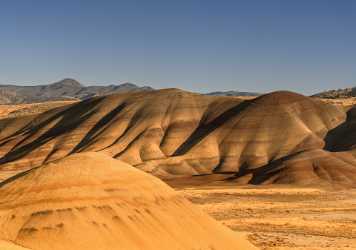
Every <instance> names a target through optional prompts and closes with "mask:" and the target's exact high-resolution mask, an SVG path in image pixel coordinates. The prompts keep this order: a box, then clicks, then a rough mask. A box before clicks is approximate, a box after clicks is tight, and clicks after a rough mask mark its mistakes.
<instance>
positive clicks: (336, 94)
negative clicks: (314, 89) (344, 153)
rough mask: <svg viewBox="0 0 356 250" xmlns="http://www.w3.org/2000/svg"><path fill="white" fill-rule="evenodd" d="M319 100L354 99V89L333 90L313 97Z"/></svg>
mask: <svg viewBox="0 0 356 250" xmlns="http://www.w3.org/2000/svg"><path fill="white" fill-rule="evenodd" d="M313 96H315V97H321V98H331V99H334V98H348V97H356V87H353V88H346V89H333V90H328V91H324V92H321V93H318V94H315V95H313Z"/></svg>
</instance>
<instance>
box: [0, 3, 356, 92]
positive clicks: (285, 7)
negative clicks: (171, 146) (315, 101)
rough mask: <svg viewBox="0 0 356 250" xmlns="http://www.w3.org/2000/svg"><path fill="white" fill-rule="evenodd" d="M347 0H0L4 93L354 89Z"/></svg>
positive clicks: (355, 32)
mask: <svg viewBox="0 0 356 250" xmlns="http://www.w3.org/2000/svg"><path fill="white" fill-rule="evenodd" d="M355 27H356V1H352V0H333V1H331V0H298V1H296V0H268V1H267V0H245V1H239V0H235V1H228V0H220V1H218V0H214V1H211V0H204V1H198V0H180V1H173V0H159V1H158V0H157V1H155V0H151V1H147V0H146V1H143V0H142V1H135V0H130V1H120V0H116V1H115V0H111V1H110V0H102V1H99V0H96V1H93V0H83V1H79V0H61V1H51V0H37V1H36V0H33V1H28V0H22V1H20V0H11V1H10V0H3V1H1V6H0V83H3V84H5V83H17V84H41V83H50V82H54V81H57V80H60V79H62V78H65V77H73V78H76V79H78V80H79V81H81V82H83V83H86V84H92V83H98V84H111V83H120V82H125V81H130V82H134V83H137V84H140V85H151V86H153V87H156V88H165V87H178V88H183V89H187V90H193V91H200V92H208V91H214V90H230V89H234V90H241V91H260V92H267V91H272V90H277V89H289V90H293V91H297V92H302V93H305V94H311V93H314V92H317V91H320V90H325V89H332V88H341V87H347V86H356V29H355Z"/></svg>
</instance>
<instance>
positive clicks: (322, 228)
mask: <svg viewBox="0 0 356 250" xmlns="http://www.w3.org/2000/svg"><path fill="white" fill-rule="evenodd" d="M176 190H179V192H180V193H182V194H183V195H184V196H185V197H186V198H188V199H189V200H190V201H191V202H193V203H194V204H195V205H197V206H199V207H200V208H201V209H203V211H205V212H207V213H208V214H210V215H211V216H212V217H213V218H215V219H216V220H218V221H220V222H222V223H223V224H224V225H226V226H228V227H230V228H231V229H232V230H235V231H243V232H246V233H247V234H248V238H249V240H250V241H251V242H253V244H255V245H256V246H258V247H259V248H260V249H262V250H291V249H298V250H321V249H328V250H337V249H344V250H351V249H356V190H355V189H347V190H326V189H323V188H311V187H309V188H308V187H306V188H302V187H293V186H281V185H275V186H264V187H258V186H239V187H237V186H235V185H231V184H223V185H219V184H215V185H203V186H198V187H197V186H195V187H192V186H190V187H189V186H186V187H182V186H180V187H176Z"/></svg>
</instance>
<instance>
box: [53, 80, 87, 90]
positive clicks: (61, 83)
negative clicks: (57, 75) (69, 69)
mask: <svg viewBox="0 0 356 250" xmlns="http://www.w3.org/2000/svg"><path fill="white" fill-rule="evenodd" d="M49 86H53V87H74V88H81V87H83V85H81V84H80V82H78V81H77V80H75V79H72V78H64V79H63V80H60V81H58V82H55V83H52V84H50V85H49Z"/></svg>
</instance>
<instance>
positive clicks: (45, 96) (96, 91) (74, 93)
mask: <svg viewBox="0 0 356 250" xmlns="http://www.w3.org/2000/svg"><path fill="white" fill-rule="evenodd" d="M152 90H153V89H152V88H151V87H146V86H145V87H139V86H137V85H135V84H133V83H124V84H119V85H106V86H99V85H95V86H84V85H82V84H81V83H79V82H78V81H76V80H74V79H70V78H67V79H63V80H61V81H59V82H55V83H52V84H48V85H32V86H19V85H0V104H10V103H11V104H18V103H34V102H44V101H56V100H72V99H80V100H83V99H87V98H89V97H92V96H98V95H107V94H113V93H121V92H122V93H124V92H133V91H152Z"/></svg>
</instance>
